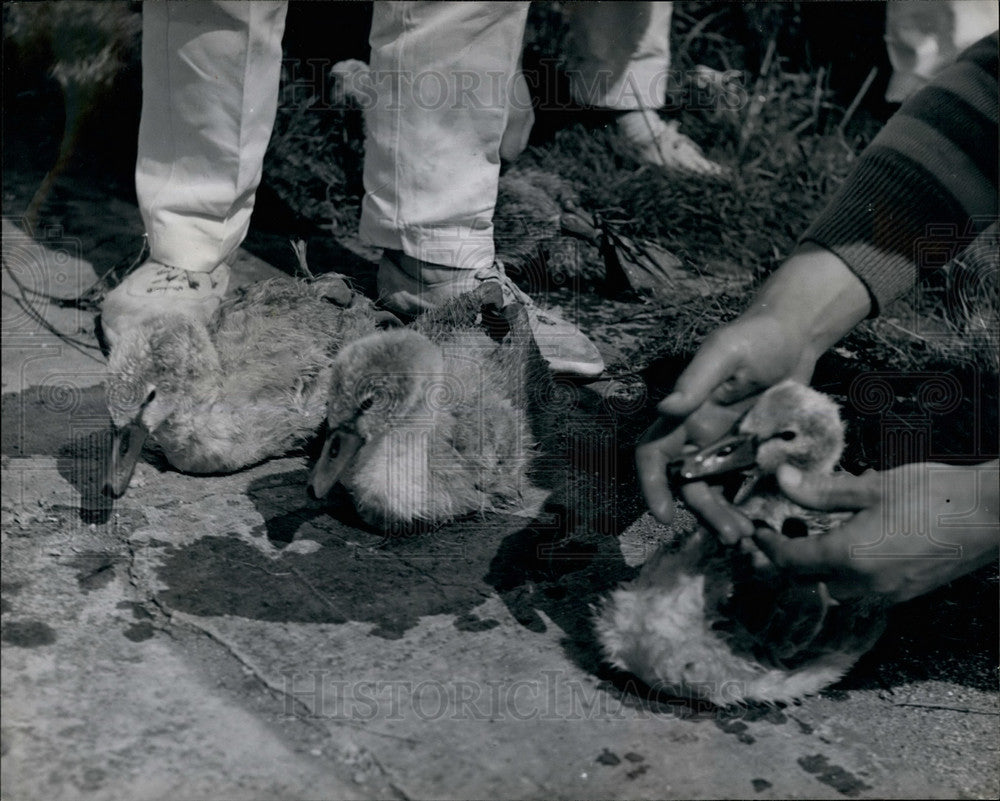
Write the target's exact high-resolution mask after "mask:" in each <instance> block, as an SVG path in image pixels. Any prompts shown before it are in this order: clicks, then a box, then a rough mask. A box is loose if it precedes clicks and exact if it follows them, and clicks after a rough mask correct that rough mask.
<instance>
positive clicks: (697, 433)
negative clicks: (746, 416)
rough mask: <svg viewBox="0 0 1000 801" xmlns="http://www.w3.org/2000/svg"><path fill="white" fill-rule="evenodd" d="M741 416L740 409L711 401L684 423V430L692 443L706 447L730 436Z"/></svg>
mask: <svg viewBox="0 0 1000 801" xmlns="http://www.w3.org/2000/svg"><path fill="white" fill-rule="evenodd" d="M741 414H742V412H741V410H740V409H738V408H734V407H732V406H719V405H718V404H716V403H712V402H711V401H709V402H707V403H705V404H703V405H702V406H700V407H699V408H698V409H696V410H695V411H694V412H693V413H692V414H691V415H690V417H688V419H687V420H685V421H684V430H685V431H686V432H687V436H688V440H689V441H690V442H693V443H696V444H698V445H700V446H705V445H708V444H709V443H710V442H715V441H716V440H717V439H719V437H723V436H725V435H726V434H728V433H729V432H730V431H731V430H732V428H733V424H734V423H735V422H736V421H737V420H738V419H739V418H740V416H741Z"/></svg>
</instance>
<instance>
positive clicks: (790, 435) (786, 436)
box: [775, 429, 798, 442]
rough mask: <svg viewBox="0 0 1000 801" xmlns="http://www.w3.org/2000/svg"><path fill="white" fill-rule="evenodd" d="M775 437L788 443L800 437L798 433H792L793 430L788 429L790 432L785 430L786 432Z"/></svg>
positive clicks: (781, 432) (780, 432)
mask: <svg viewBox="0 0 1000 801" xmlns="http://www.w3.org/2000/svg"><path fill="white" fill-rule="evenodd" d="M775 436H776V437H777V438H778V439H783V440H785V441H786V442H788V441H790V440H793V439H795V438H796V437H797V436H798V432H796V431H792V430H790V429H788V430H785V431H779V432H778V433H777V434H775Z"/></svg>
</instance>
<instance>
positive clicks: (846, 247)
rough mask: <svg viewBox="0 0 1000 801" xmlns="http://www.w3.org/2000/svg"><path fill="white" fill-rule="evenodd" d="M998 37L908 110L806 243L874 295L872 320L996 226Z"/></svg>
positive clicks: (872, 148) (866, 155) (864, 158)
mask: <svg viewBox="0 0 1000 801" xmlns="http://www.w3.org/2000/svg"><path fill="white" fill-rule="evenodd" d="M997 44H998V41H997V34H993V35H991V36H987V37H985V38H984V39H981V40H980V41H979V42H977V43H976V44H974V45H973V46H972V47H970V48H969V49H968V50H966V51H965V52H964V53H963V54H962V55H961V56H960V57H959V59H958V60H957V61H956V62H955V64H953V65H951V66H950V67H948V68H947V69H945V70H944V71H943V72H942V73H941V74H940V75H939V76H938V77H937V78H936V79H935V80H934V81H933V82H932V83H931V84H930V85H928V86H927V87H926V88H925V89H923V90H921V91H920V92H918V93H917V94H916V95H914V96H913V97H912V98H910V99H909V100H908V101H907V102H906V103H904V104H903V105H902V107H901V108H900V109H899V111H898V112H896V114H895V115H893V117H892V119H890V120H889V122H888V123H887V124H886V126H885V128H883V129H882V131H881V132H880V133H879V135H878V136H876V137H875V139H874V140H873V141H872V143H871V144H870V145H869V146H868V147H867V148H866V149H865V151H864V152H863V153H862V155H861V157H860V158H859V160H858V163H857V165H856V166H855V168H854V169H853V170H852V171H851V173H850V175H849V176H848V177H847V180H846V181H845V182H844V185H843V186H842V187H841V188H840V190H839V191H838V192H837V194H836V195H835V196H834V198H833V200H832V201H831V202H830V204H829V205H828V206H827V207H826V209H825V210H824V211H823V212H822V213H821V214H820V215H819V217H818V218H817V219H816V220H815V221H814V222H813V224H812V225H811V226H810V227H809V229H808V230H807V231H806V233H805V234H804V235H803V237H802V240H801V241H802V242H814V243H816V244H818V245H821V246H822V247H824V248H826V249H827V250H830V251H832V252H834V253H835V254H837V256H838V257H840V259H841V260H843V261H844V263H845V264H847V266H848V267H850V268H851V270H853V271H854V273H855V275H857V276H858V277H859V278H860V279H861V280H862V281H863V282H864V283H865V285H866V286H867V287H868V291H869V293H870V294H871V296H872V315H875V314H877V313H878V311H879V309H880V308H884V307H885V305H887V304H888V303H890V302H891V301H893V300H894V299H896V298H897V297H899V296H900V295H902V294H903V293H904V292H906V291H907V290H908V289H910V288H911V287H912V286H913V285H914V283H915V282H916V280H917V276H918V272H919V271H920V270H921V269H923V268H928V267H934V266H941V265H942V264H943V263H944V262H946V261H947V260H948V259H949V258H951V257H953V256H955V255H957V253H958V252H959V251H960V250H961V249H963V248H964V247H965V246H967V245H969V244H970V243H971V241H972V240H973V239H974V238H975V237H976V236H977V235H979V234H980V233H981V232H982V231H983V230H985V229H986V228H987V227H988V226H989V225H990V224H991V223H992V222H994V221H995V220H996V216H997Z"/></svg>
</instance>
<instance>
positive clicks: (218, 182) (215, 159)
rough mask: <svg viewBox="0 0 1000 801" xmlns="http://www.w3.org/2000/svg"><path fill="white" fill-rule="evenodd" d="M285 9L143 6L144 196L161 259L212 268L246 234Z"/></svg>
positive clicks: (267, 132) (140, 186)
mask: <svg viewBox="0 0 1000 801" xmlns="http://www.w3.org/2000/svg"><path fill="white" fill-rule="evenodd" d="M285 8H286V4H285V3H283V2H261V1H260V0H257V1H256V2H150V3H145V4H144V5H143V9H142V12H143V14H142V16H143V35H142V68H143V77H142V91H143V100H142V120H141V123H140V126H139V157H138V161H137V164H136V191H137V193H138V196H139V207H140V210H141V212H142V217H143V221H144V222H145V225H146V232H147V233H148V235H149V242H150V248H151V258H153V259H154V260H156V261H158V262H161V263H164V264H169V265H172V266H175V267H181V268H183V269H186V270H195V271H201V272H205V271H209V270H211V269H212V268H213V267H215V266H216V265H217V264H219V262H221V261H223V260H224V259H225V258H226V257H228V256H229V255H230V253H231V252H232V251H233V250H235V249H236V247H237V246H238V245H239V244H240V242H242V241H243V238H244V237H245V236H246V232H247V227H248V226H249V224H250V213H251V211H252V210H253V202H254V192H255V191H256V189H257V185H258V184H259V183H260V177H261V169H262V165H263V162H264V152H265V150H266V149H267V143H268V139H269V138H270V136H271V129H272V127H273V126H274V117H275V113H276V111H277V103H278V82H279V78H280V75H281V36H282V33H283V32H284V26H285Z"/></svg>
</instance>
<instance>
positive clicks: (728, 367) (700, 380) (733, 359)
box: [657, 339, 742, 417]
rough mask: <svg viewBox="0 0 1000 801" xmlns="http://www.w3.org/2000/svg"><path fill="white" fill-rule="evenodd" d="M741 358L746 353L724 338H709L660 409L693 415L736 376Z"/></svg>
mask: <svg viewBox="0 0 1000 801" xmlns="http://www.w3.org/2000/svg"><path fill="white" fill-rule="evenodd" d="M741 358H742V354H740V353H738V352H737V351H735V350H734V349H733V348H731V347H730V346H728V345H727V344H725V343H724V342H722V343H720V342H719V340H713V339H708V340H706V342H705V344H704V345H702V346H701V348H699V350H698V352H697V353H696V354H695V355H694V358H693V359H692V360H691V363H690V364H689V365H688V366H687V367H686V368H685V370H684V372H683V373H681V375H680V377H679V378H678V379H677V383H676V384H674V388H673V391H672V392H671V393H670V394H669V395H667V397H665V398H664V399H663V400H662V401H660V403H659V405H658V406H657V409H658V410H659V411H660V412H661V413H662V414H668V415H672V416H675V417H685V416H687V415H689V414H690V413H691V412H693V411H694V410H695V409H697V408H698V407H699V406H701V405H702V404H703V403H704V402H705V401H706V400H708V398H709V397H710V396H711V394H712V392H713V391H714V390H715V389H716V388H717V387H718V386H719V385H720V384H723V383H724V382H725V381H727V380H728V379H730V378H731V377H732V375H733V371H734V370H735V369H736V368H737V367H738V366H739V364H740V361H741Z"/></svg>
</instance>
